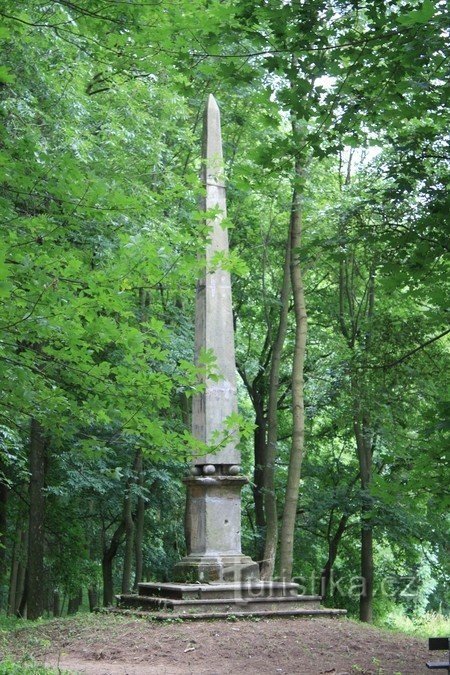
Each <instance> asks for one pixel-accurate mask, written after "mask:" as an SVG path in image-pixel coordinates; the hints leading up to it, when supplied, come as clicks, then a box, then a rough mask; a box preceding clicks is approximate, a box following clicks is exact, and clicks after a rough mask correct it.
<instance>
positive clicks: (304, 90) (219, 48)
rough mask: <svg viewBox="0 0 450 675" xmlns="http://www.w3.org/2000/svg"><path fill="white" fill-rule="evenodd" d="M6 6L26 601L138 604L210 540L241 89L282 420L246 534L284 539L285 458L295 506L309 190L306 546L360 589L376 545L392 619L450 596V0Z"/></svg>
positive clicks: (255, 351) (254, 225)
mask: <svg viewBox="0 0 450 675" xmlns="http://www.w3.org/2000/svg"><path fill="white" fill-rule="evenodd" d="M0 16H1V17H2V27H1V29H0V40H1V50H2V56H3V58H2V65H1V66H0V98H1V122H2V124H1V129H0V134H1V136H0V171H1V186H2V187H1V192H0V213H1V222H2V237H1V243H0V303H1V310H2V311H1V324H0V360H1V374H0V379H1V391H2V396H1V401H0V444H1V446H0V447H1V457H0V481H1V483H0V547H1V548H0V575H1V579H0V582H1V584H2V599H1V600H2V606H3V609H5V610H7V611H9V612H11V613H15V612H19V613H21V614H24V613H25V611H26V610H27V609H28V615H29V616H32V617H34V616H38V615H40V614H41V613H42V611H43V609H44V606H45V608H46V609H47V610H49V611H53V612H54V613H55V614H59V613H60V612H62V611H64V612H65V611H67V610H68V611H76V609H77V607H78V606H79V604H80V602H81V596H80V593H81V591H82V589H88V591H89V601H90V605H91V607H93V606H95V605H96V604H98V603H100V602H101V597H100V593H101V592H102V593H103V602H104V603H105V604H110V603H111V602H112V600H113V593H114V589H116V590H119V589H120V588H122V590H124V591H126V590H129V589H130V588H131V587H132V586H133V584H134V583H136V582H137V581H139V580H141V579H142V578H159V579H167V578H169V577H170V570H171V567H172V565H173V563H174V562H175V561H176V560H177V559H178V557H179V556H180V555H181V554H182V553H183V550H184V537H183V528H182V522H183V508H184V496H183V486H182V484H181V477H182V475H183V471H184V466H185V464H186V463H187V462H188V461H189V457H190V449H191V448H192V447H193V441H192V439H191V438H190V435H189V433H188V431H189V415H190V400H191V396H192V393H193V392H194V391H195V387H196V369H195V368H194V366H193V365H192V360H193V358H192V352H193V298H194V291H195V282H196V278H197V276H198V273H199V257H198V254H199V253H200V252H201V251H202V248H203V246H204V244H205V238H206V236H207V231H206V230H205V227H204V223H203V219H202V214H201V213H200V212H199V210H198V200H199V196H200V194H201V186H200V184H199V180H198V171H199V166H200V163H199V154H200V153H199V148H200V134H201V117H202V110H203V105H204V100H205V97H206V94H207V93H208V92H210V91H212V92H214V93H215V95H216V97H217V99H218V101H219V104H220V105H221V109H222V115H223V136H224V150H225V155H226V161H227V179H228V203H229V226H230V240H231V244H232V253H231V256H230V260H229V261H228V264H229V265H230V268H231V270H232V271H233V272H234V275H235V276H234V303H235V315H236V331H237V338H236V339H237V367H238V371H239V373H240V376H241V387H240V397H241V412H242V416H243V418H245V419H247V420H248V421H249V422H251V423H253V422H254V424H255V431H254V443H252V441H250V439H248V438H247V440H245V439H244V442H243V455H244V458H245V465H246V470H247V473H248V474H249V475H251V474H253V479H252V480H253V482H252V485H251V489H250V488H248V489H247V492H246V493H245V495H244V510H243V520H244V545H245V548H246V550H247V552H248V553H250V554H251V555H253V557H254V558H255V559H258V560H262V558H263V557H264V555H265V553H264V551H265V550H266V551H267V546H266V549H265V543H266V545H267V541H266V535H267V532H268V528H269V526H270V518H271V516H270V513H271V512H270V511H269V512H268V509H270V499H268V498H267V497H268V495H269V496H270V490H268V488H267V486H268V485H270V480H271V479H272V481H273V485H274V489H275V492H274V495H275V507H277V506H278V513H279V520H280V528H281V531H283V530H282V522H281V520H282V516H283V520H284V513H283V508H284V506H283V505H284V502H285V492H286V485H287V479H288V473H289V471H291V460H290V457H291V458H292V447H291V439H292V432H293V418H292V413H291V406H292V395H293V389H294V388H293V386H292V382H293V379H294V380H295V375H296V372H295V363H296V361H295V358H294V357H295V353H296V350H297V349H298V340H297V338H298V332H297V328H298V320H297V319H298V316H297V315H296V312H295V308H296V295H295V293H294V295H293V296H292V295H291V294H292V289H290V290H289V288H288V286H289V283H288V286H286V287H285V288H288V292H287V294H283V287H284V281H286V275H285V274H284V269H285V268H286V262H285V261H286V260H287V259H288V258H287V257H286V255H287V254H286V250H287V247H288V242H289V241H291V239H290V238H289V232H290V231H291V230H292V220H293V219H292V213H293V206H292V205H293V204H295V205H296V209H297V210H298V211H300V210H301V244H300V246H298V245H297V244H296V245H295V251H294V253H295V255H296V256H297V257H296V258H295V261H297V263H298V265H299V268H300V267H301V271H302V279H303V286H304V297H305V300H306V308H307V314H308V342H307V349H306V358H305V366H304V392H302V394H303V396H304V412H305V415H304V428H305V445H304V452H303V454H304V459H303V464H302V477H301V481H300V493H299V501H298V504H296V503H295V504H294V511H296V516H297V517H296V521H295V522H296V525H295V537H294V555H293V560H292V562H293V570H292V572H293V574H294V575H295V576H297V577H299V578H300V579H301V581H302V583H304V585H305V588H306V590H307V592H316V591H317V590H318V589H319V587H320V585H321V586H322V590H323V591H324V592H325V594H326V595H328V598H329V601H330V602H331V603H332V604H334V605H340V606H345V607H347V608H348V609H350V610H351V611H354V612H356V611H357V606H358V602H359V588H358V582H357V581H356V578H357V577H358V576H359V575H360V571H361V569H363V572H364V570H366V572H367V570H369V571H370V569H371V567H373V570H374V578H373V584H374V586H373V605H374V612H375V614H376V615H377V616H383V615H384V614H386V613H387V612H388V611H389V610H390V609H391V608H392V607H393V606H394V605H395V604H399V605H401V606H402V607H403V608H404V609H405V611H407V612H410V613H411V612H420V611H424V610H426V609H432V610H435V611H443V612H446V611H448V609H449V603H450V598H449V597H448V581H449V577H450V568H449V556H448V530H449V520H448V507H449V504H450V500H449V490H448V479H449V475H450V471H449V463H450V458H449V455H448V440H449V426H448V411H449V401H448V397H447V396H448V394H446V390H445V374H446V372H447V370H448V365H449V363H448V334H449V332H450V331H449V329H448V327H447V326H448V308H447V307H446V298H447V297H448V290H449V289H448V262H447V260H448V258H447V254H448V238H447V236H446V233H447V231H448V229H447V226H448V212H449V203H448V186H449V184H450V164H449V155H448V141H449V137H448V128H449V127H448V122H449V119H448V111H447V110H446V100H447V98H448V77H447V76H446V75H447V74H446V71H445V68H446V63H445V55H446V50H448V44H446V42H448V15H446V4H445V3H444V2H441V1H440V0H438V1H436V2H432V1H431V0H424V1H423V2H422V1H421V0H420V1H419V0H410V1H407V0H391V1H390V2H385V3H380V2H378V1H377V0H366V1H365V2H362V3H358V2H353V1H350V0H348V1H347V0H333V1H329V2H325V1H322V0H311V1H309V2H297V1H294V0H292V1H291V2H288V1H284V0H267V1H266V2H254V1H247V0H194V1H193V0H176V1H175V2H171V3H170V4H169V3H165V2H160V3H147V2H127V1H125V2H116V1H115V0H89V1H88V0H76V1H75V2H68V1H66V0H50V1H49V2H47V3H45V2H42V1H41V0H26V1H25V2H21V3H17V2H14V1H13V0H2V2H1V3H0ZM290 222H291V224H290ZM298 225H299V232H300V223H298ZM288 253H289V250H288ZM222 262H223V261H222ZM288 263H289V260H288ZM297 263H296V264H297ZM294 266H295V265H294ZM291 268H292V258H291ZM288 269H289V265H288ZM294 290H295V288H294ZM292 297H293V300H292ZM283 308H284V309H285V319H286V321H285V331H284V334H283V336H282V337H283V339H282V340H281V339H279V338H280V326H281V328H282V327H283V316H284V315H283V311H284V309H283ZM282 332H283V331H282V330H281V333H282ZM278 347H280V348H281V360H280V367H279V381H278V384H277V387H276V388H275V389H274V388H273V383H274V379H273V373H274V370H273V368H274V366H273V364H274V353H276V350H277V349H278ZM293 359H294V361H293ZM206 361H207V359H206ZM293 362H294V371H293V370H292V364H293ZM204 366H205V367H207V366H208V363H207V362H206V363H205V364H204ZM297 374H298V373H297ZM302 381H303V380H302ZM274 395H275V398H274ZM294 395H295V391H294ZM274 401H275V408H273V402H274ZM271 406H272V407H271ZM273 410H274V411H275V426H276V428H274V417H273V415H272V414H271V411H272V412H273ZM268 438H269V442H268ZM274 438H275V444H272V445H273V447H276V453H275V462H274V465H273V473H272V474H270V466H271V462H270V461H269V459H268V457H269V456H270V455H269V454H268V452H269V453H270V448H271V443H272V441H273V439H274ZM270 439H272V440H270ZM300 451H301V449H300ZM300 463H301V456H300ZM268 467H269V471H268V470H267V468H268ZM268 481H269V482H268ZM297 484H298V481H297ZM275 517H276V522H278V516H276V510H275ZM277 536H278V535H277ZM275 543H276V544H278V545H279V544H280V542H279V539H278V538H276V542H275ZM361 551H362V558H363V562H362V568H361V562H360V560H361ZM277 560H278V559H277ZM274 562H275V561H274ZM277 571H278V568H277V567H276V568H275V573H277ZM324 571H325V573H324ZM446 587H447V595H446V591H445V589H446ZM370 600H371V598H370ZM371 612H372V608H371V607H365V608H363V610H362V614H361V616H362V618H365V619H370V618H371Z"/></svg>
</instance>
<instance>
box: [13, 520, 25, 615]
mask: <svg viewBox="0 0 450 675" xmlns="http://www.w3.org/2000/svg"><path fill="white" fill-rule="evenodd" d="M27 553H28V531H27V530H25V531H24V532H22V535H21V543H20V549H19V567H18V570H17V585H16V597H15V598H14V610H13V611H14V614H19V615H20V616H23V614H24V611H25V607H26V603H27V592H26V579H27ZM20 608H22V610H20Z"/></svg>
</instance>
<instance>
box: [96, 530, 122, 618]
mask: <svg viewBox="0 0 450 675" xmlns="http://www.w3.org/2000/svg"><path fill="white" fill-rule="evenodd" d="M124 532H125V523H124V522H123V520H122V521H121V522H120V523H119V525H118V527H117V528H116V530H115V532H114V534H113V536H112V539H111V542H110V544H109V546H106V543H105V544H104V547H103V557H102V576H103V605H104V606H105V607H110V606H111V605H112V604H113V602H114V580H113V562H114V558H115V556H116V554H117V551H118V549H119V546H120V544H121V542H122V537H123V534H124Z"/></svg>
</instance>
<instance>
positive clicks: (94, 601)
mask: <svg viewBox="0 0 450 675" xmlns="http://www.w3.org/2000/svg"><path fill="white" fill-rule="evenodd" d="M88 602H89V611H90V612H93V611H94V610H95V608H96V607H97V606H98V592H97V586H95V585H94V584H90V585H89V586H88Z"/></svg>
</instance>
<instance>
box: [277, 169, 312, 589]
mask: <svg viewBox="0 0 450 675" xmlns="http://www.w3.org/2000/svg"><path fill="white" fill-rule="evenodd" d="M300 172H301V167H300V161H299V160H296V162H295V178H296V181H298V179H299V177H300ZM301 234H302V221H301V212H300V194H299V187H298V184H296V185H295V187H294V192H293V197H292V216H291V285H292V293H293V298H294V315H295V344H294V357H293V361H292V442H291V452H290V457H289V468H288V478H287V485H286V497H285V503H284V511H283V521H282V525H281V546H280V576H281V578H282V579H291V578H292V569H293V555H294V533H295V521H296V515H297V503H298V493H299V487H300V474H301V466H302V459H303V447H304V439H305V409H304V399H303V384H304V361H305V352H306V332H307V315H306V304H305V293H304V287H303V280H302V273H301V268H300V259H299V250H300V243H301Z"/></svg>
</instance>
